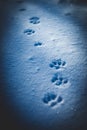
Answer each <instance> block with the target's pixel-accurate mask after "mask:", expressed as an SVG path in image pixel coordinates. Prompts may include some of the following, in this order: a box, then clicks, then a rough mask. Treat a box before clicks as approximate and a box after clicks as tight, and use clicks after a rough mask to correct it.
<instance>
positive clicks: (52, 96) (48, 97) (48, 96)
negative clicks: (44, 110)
mask: <svg viewBox="0 0 87 130" xmlns="http://www.w3.org/2000/svg"><path fill="white" fill-rule="evenodd" d="M56 97H57V95H56V94H54V93H53V92H51V93H46V94H45V95H44V98H43V102H44V103H45V104H48V103H49V102H50V101H52V100H55V98H56Z"/></svg>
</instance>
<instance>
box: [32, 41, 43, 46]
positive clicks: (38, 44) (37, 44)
mask: <svg viewBox="0 0 87 130" xmlns="http://www.w3.org/2000/svg"><path fill="white" fill-rule="evenodd" d="M41 45H42V43H41V42H36V43H35V44H34V46H41Z"/></svg>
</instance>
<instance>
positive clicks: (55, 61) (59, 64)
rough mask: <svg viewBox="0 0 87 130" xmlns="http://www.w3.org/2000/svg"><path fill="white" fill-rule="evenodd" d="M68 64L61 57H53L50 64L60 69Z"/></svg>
mask: <svg viewBox="0 0 87 130" xmlns="http://www.w3.org/2000/svg"><path fill="white" fill-rule="evenodd" d="M65 65H66V62H65V61H63V60H61V59H53V60H52V62H51V63H50V64H49V66H50V67H51V68H55V69H59V68H61V67H64V66H65Z"/></svg>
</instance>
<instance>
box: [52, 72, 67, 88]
mask: <svg viewBox="0 0 87 130" xmlns="http://www.w3.org/2000/svg"><path fill="white" fill-rule="evenodd" d="M51 82H52V83H54V84H55V85H56V86H60V85H65V84H67V83H68V79H67V78H66V77H63V76H61V75H60V74H59V73H56V74H54V75H53V77H52V79H51Z"/></svg>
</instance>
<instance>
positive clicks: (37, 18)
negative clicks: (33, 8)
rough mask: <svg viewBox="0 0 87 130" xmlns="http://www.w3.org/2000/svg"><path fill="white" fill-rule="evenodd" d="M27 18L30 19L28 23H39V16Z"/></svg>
mask: <svg viewBox="0 0 87 130" xmlns="http://www.w3.org/2000/svg"><path fill="white" fill-rule="evenodd" d="M29 20H30V23H32V24H39V23H40V18H39V17H31V18H30V19H29Z"/></svg>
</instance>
